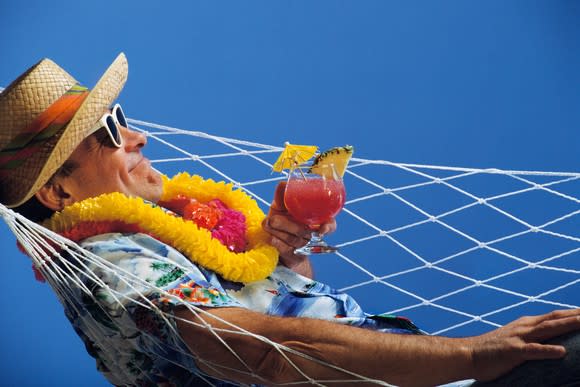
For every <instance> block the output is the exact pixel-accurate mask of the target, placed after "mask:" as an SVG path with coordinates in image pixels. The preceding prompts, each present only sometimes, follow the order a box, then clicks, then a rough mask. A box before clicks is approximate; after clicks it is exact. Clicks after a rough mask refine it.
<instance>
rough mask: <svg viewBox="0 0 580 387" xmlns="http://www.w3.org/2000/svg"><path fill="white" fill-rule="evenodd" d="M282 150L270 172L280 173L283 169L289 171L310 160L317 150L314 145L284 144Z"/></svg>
mask: <svg viewBox="0 0 580 387" xmlns="http://www.w3.org/2000/svg"><path fill="white" fill-rule="evenodd" d="M284 145H286V146H285V147H284V150H283V151H282V153H281V154H280V157H278V160H276V162H275V163H274V166H273V167H272V170H274V171H276V172H282V170H283V169H291V168H294V167H296V166H297V165H299V164H302V163H305V162H306V161H308V160H310V159H311V158H312V156H314V154H315V153H316V151H317V150H318V147H317V146H316V145H293V144H289V143H285V144H284Z"/></svg>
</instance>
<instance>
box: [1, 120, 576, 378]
mask: <svg viewBox="0 0 580 387" xmlns="http://www.w3.org/2000/svg"><path fill="white" fill-rule="evenodd" d="M129 122H130V124H131V127H132V128H133V129H135V130H139V131H143V132H144V133H146V134H147V135H148V136H149V142H148V145H147V148H148V150H146V153H147V156H148V157H149V158H150V159H151V161H152V163H153V164H154V166H155V167H156V168H157V169H158V170H159V171H161V172H162V173H164V174H166V175H170V176H171V175H174V174H175V173H177V172H180V171H184V170H185V171H188V172H190V173H195V174H200V175H202V176H204V177H206V178H213V179H214V180H224V181H227V182H232V183H234V186H236V187H240V188H242V189H243V190H245V191H246V192H247V193H248V194H250V195H252V196H253V197H254V198H255V199H256V200H257V201H258V203H259V204H260V205H261V206H262V208H263V209H264V210H267V207H268V205H269V203H270V201H271V199H272V195H273V192H274V187H275V185H276V184H277V183H278V182H279V181H280V180H283V179H284V176H283V175H279V174H272V173H271V167H272V163H273V162H274V161H275V159H276V158H277V156H278V154H279V152H280V151H281V150H282V148H280V147H277V146H272V145H266V144H260V143H255V142H249V141H244V140H238V139H231V138H224V137H219V136H212V135H209V134H207V133H203V132H196V131H187V130H182V129H177V128H171V127H167V126H162V125H156V124H152V123H147V122H143V121H138V120H129ZM194 151H195V152H198V153H192V152H194ZM345 185H346V188H347V196H348V198H347V202H346V205H345V208H344V210H343V211H342V212H341V214H340V215H339V217H338V219H337V221H338V224H339V230H338V231H337V232H336V233H335V235H332V236H330V239H331V241H332V242H333V244H336V245H337V246H338V247H340V251H339V252H338V253H336V254H332V255H325V256H319V257H313V259H312V261H313V264H314V267H315V272H316V277H317V279H318V280H319V281H321V282H324V283H327V284H328V285H330V286H333V287H335V288H337V289H340V290H343V291H346V292H348V293H350V294H351V295H353V296H354V297H355V298H356V299H357V301H359V303H360V304H361V306H362V307H363V309H364V310H365V311H367V312H370V313H373V314H379V313H389V314H399V315H404V316H407V317H409V318H411V319H412V320H414V321H415V322H416V323H418V325H419V326H421V328H422V329H424V330H425V331H427V332H428V333H430V334H443V333H445V334H446V335H448V336H464V335H470V334H478V333H482V332H485V331H488V330H490V329H492V328H496V327H499V326H501V325H502V324H504V323H506V322H507V321H510V320H512V319H514V318H515V317H517V316H521V315H523V314H530V313H540V312H545V311H548V310H552V309H556V308H577V307H579V306H580V304H578V297H577V296H575V295H577V294H578V290H580V284H579V282H580V234H579V231H580V227H578V225H579V220H580V200H579V197H580V194H579V193H580V173H574V172H568V173H566V172H536V171H510V170H500V169H472V168H456V167H444V166H432V165H416V164H405V163H395V162H391V161H384V160H369V159H363V158H353V159H352V160H351V164H350V166H349V169H348V170H347V173H346V175H345ZM0 214H2V216H3V218H4V220H5V221H6V223H7V224H8V226H9V227H10V229H11V230H12V231H13V232H14V234H15V236H16V237H17V239H18V241H19V243H20V244H21V245H22V246H23V248H24V249H25V250H26V251H27V254H28V255H30V257H31V258H32V260H33V262H34V263H35V264H36V265H37V267H38V268H39V270H40V271H41V273H42V274H43V276H44V278H46V280H47V282H48V283H49V285H50V286H51V287H52V289H53V290H54V292H55V293H56V295H57V297H58V298H59V300H60V301H61V302H62V303H63V304H66V303H67V302H68V300H69V298H70V297H69V295H70V294H71V291H72V289H71V286H78V287H80V289H81V290H82V291H84V293H85V294H86V296H87V297H94V296H93V294H92V293H91V291H90V289H88V288H87V286H86V281H85V282H83V281H82V280H81V277H84V276H86V277H88V278H90V279H91V280H92V281H94V283H95V284H98V285H101V286H102V285H104V284H103V282H102V281H101V280H100V278H99V277H97V276H96V275H94V274H92V273H89V272H87V271H86V270H85V268H86V264H87V263H88V262H91V263H93V264H95V265H96V266H97V267H99V268H100V270H102V271H105V272H106V271H115V272H116V273H118V274H117V275H118V276H119V277H120V280H121V281H123V282H125V283H126V285H127V286H128V287H130V288H138V287H141V286H148V287H152V285H151V284H148V283H146V282H145V281H144V280H143V279H141V278H136V277H134V276H132V275H130V274H129V273H126V272H123V271H122V270H119V269H118V268H114V267H112V266H111V264H110V263H109V262H107V261H105V260H103V259H101V258H100V257H98V256H95V255H94V254H92V253H90V252H88V251H86V250H83V249H82V248H80V247H79V246H78V245H76V244H75V243H73V242H71V241H70V240H67V239H65V238H63V237H61V236H59V235H57V234H55V233H53V232H51V231H50V230H47V229H45V228H43V227H41V226H39V225H37V224H35V223H32V222H30V221H28V220H27V219H25V218H23V217H22V216H20V215H18V214H16V213H14V212H13V211H11V210H9V209H7V208H6V207H4V206H2V205H0ZM61 253H66V254H67V256H68V259H67V260H64V259H63V260H61V262H62V263H61V264H56V263H55V260H54V259H53V258H51V257H52V256H58V255H59V254H61ZM71 284H73V285H71ZM153 288H154V287H153ZM156 290H158V291H160V289H156ZM117 296H118V297H123V296H122V295H118V294H117ZM167 297H172V296H171V295H169V294H167ZM122 301H123V300H121V299H119V302H122ZM131 301H132V302H135V303H137V304H139V305H140V306H142V307H144V308H148V309H155V310H156V312H158V313H159V314H160V315H163V312H162V311H160V310H158V309H157V308H156V306H155V305H153V304H152V303H151V302H150V301H148V300H147V298H145V297H138V298H137V299H132V300H131ZM188 309H189V310H190V311H191V313H194V314H196V315H197V316H199V317H200V318H201V319H202V320H203V317H204V313H205V312H204V311H203V310H202V309H199V308H197V307H193V306H188ZM530 311H531V312H530ZM226 324H227V323H226ZM230 327H231V328H229V329H231V331H235V332H238V334H243V335H249V336H252V337H254V338H255V339H256V340H261V341H263V342H267V343H268V344H270V345H272V346H273V347H274V348H275V349H276V350H277V351H278V352H279V353H281V354H282V355H283V356H284V357H285V358H286V359H287V361H288V362H290V363H291V365H292V366H294V367H295V368H296V369H297V370H298V371H299V372H300V373H302V375H303V376H304V379H305V380H309V381H310V382H311V383H312V384H313V385H319V386H322V385H325V381H323V380H313V379H311V378H310V376H308V375H306V374H304V373H303V372H302V371H301V370H300V369H299V367H297V366H296V365H295V364H294V363H292V361H291V359H290V355H293V356H294V355H300V354H297V353H296V351H294V350H292V349H290V348H286V347H284V346H281V345H279V344H276V343H274V342H270V341H269V340H268V339H267V338H264V337H260V336H257V335H255V334H253V333H252V332H248V331H245V330H242V329H241V328H238V327H235V326H232V325H231V324H230ZM206 329H210V330H214V329H215V328H212V327H211V326H208V327H206ZM215 330H216V332H214V333H215V334H217V333H218V331H219V330H218V329H215ZM94 333H95V334H98V332H94ZM224 346H226V344H225V343H224ZM226 348H227V346H226ZM234 355H235V356H237V354H235V353H234ZM301 356H304V357H306V358H308V359H310V360H312V361H317V362H320V361H319V360H316V359H312V358H309V357H308V356H307V355H301ZM238 359H239V361H240V364H245V362H244V360H243V359H241V358H240V357H239V356H238ZM195 360H196V361H198V362H199V361H201V362H203V361H204V360H203V359H195ZM207 365H208V366H211V367H214V369H215V370H216V371H219V370H220V367H221V366H220V365H216V364H207ZM327 365H328V366H329V367H333V368H337V367H336V366H334V365H331V364H327ZM343 371H344V372H345V373H346V375H349V378H348V379H345V380H341V382H343V383H345V384H347V385H348V383H351V382H352V383H355V382H361V381H367V382H372V383H376V384H377V385H387V386H388V385H389V384H388V383H386V382H384V381H379V380H371V379H368V378H366V377H364V376H362V375H357V374H355V373H353V372H350V371H348V370H343ZM247 373H248V374H251V373H252V371H251V370H250V369H249V367H248V370H247ZM200 377H202V378H204V377H203V375H200ZM204 380H206V381H207V383H208V385H212V382H211V381H210V380H208V379H204ZM264 383H265V384H267V381H264Z"/></svg>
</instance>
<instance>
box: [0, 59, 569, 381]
mask: <svg viewBox="0 0 580 387" xmlns="http://www.w3.org/2000/svg"><path fill="white" fill-rule="evenodd" d="M126 77H127V62H126V59H125V57H124V55H123V54H121V55H119V56H118V57H117V59H116V60H115V61H114V62H113V63H112V64H111V66H110V67H109V69H108V70H107V71H106V72H105V74H104V75H103V76H102V77H101V79H100V80H99V82H98V83H97V85H96V86H95V87H94V88H93V90H92V91H89V90H88V89H86V88H84V87H82V86H80V85H78V84H77V83H76V81H75V80H74V79H73V78H72V77H71V76H70V75H68V74H67V73H66V72H65V71H64V70H62V69H61V68H60V67H58V66H57V65H56V64H54V63H53V62H51V61H48V60H43V61H41V62H39V63H38V64H36V65H35V66H33V67H32V68H31V69H29V70H28V71H27V72H26V73H24V74H23V75H21V76H20V77H19V78H18V79H17V80H16V81H14V82H13V83H12V84H11V85H10V86H9V87H7V88H6V90H4V92H3V93H2V94H0V179H1V184H0V186H1V192H0V200H1V202H2V203H3V204H5V205H8V206H10V207H14V208H15V209H16V210H17V211H19V212H21V213H23V214H25V215H26V216H28V217H29V218H32V219H33V220H35V221H38V222H41V221H43V220H45V219H46V218H49V217H50V218H51V221H52V220H55V222H53V223H50V224H51V225H53V226H54V225H56V224H57V223H58V222H56V220H58V219H59V217H60V216H61V215H62V216H65V215H66V214H69V213H72V214H73V215H74V214H76V213H75V211H76V210H77V209H78V208H79V204H80V205H82V206H84V207H82V208H87V207H88V208H89V209H91V211H92V209H93V208H97V209H101V208H105V207H102V206H101V207H99V206H100V205H101V204H102V200H104V199H106V200H109V199H111V200H113V201H112V202H111V203H113V204H114V205H110V206H109V207H106V208H109V210H108V211H109V212H110V213H115V214H116V213H122V212H123V211H124V210H126V209H127V208H128V207H127V206H133V205H136V206H138V207H136V208H138V209H139V211H141V210H142V211H143V212H138V213H139V214H140V215H139V216H137V217H136V219H134V220H132V221H131V222H130V224H129V221H128V220H127V219H126V217H125V218H120V219H117V218H106V220H105V221H103V220H102V218H100V217H96V216H93V215H91V216H93V217H91V216H89V217H88V218H83V219H84V220H83V221H79V223H74V224H73V226H71V227H72V228H69V229H66V232H64V231H63V234H65V235H67V236H70V237H73V238H74V237H75V236H76V238H77V239H78V241H79V242H80V243H81V245H82V246H83V247H84V248H85V249H87V250H88V251H91V252H93V253H95V254H96V255H98V256H100V257H102V258H104V262H107V263H111V264H114V265H115V266H113V267H112V268H111V267H110V266H109V265H104V264H101V263H99V262H97V263H95V262H88V263H86V268H87V269H88V271H87V272H83V274H82V275H81V274H79V273H77V272H72V274H73V275H76V276H77V277H76V278H78V281H79V282H80V286H78V288H77V289H73V290H72V291H71V294H70V295H69V299H67V300H66V302H65V310H66V313H67V316H68V317H69V319H70V320H71V322H72V324H73V326H74V327H75V329H76V330H77V332H78V333H79V335H80V336H81V338H83V340H84V341H85V343H86V345H87V350H88V351H89V353H90V354H91V355H93V356H94V357H95V358H96V359H97V366H98V368H99V370H100V371H101V372H102V373H103V374H104V375H105V376H106V377H107V378H108V380H109V381H111V383H113V384H115V385H146V386H149V385H198V384H199V383H202V380H205V381H212V383H217V382H216V381H215V380H213V379H212V378H217V379H222V380H231V381H235V382H238V383H257V384H267V385H272V384H284V383H294V384H299V383H298V382H303V383H302V384H304V385H306V384H308V385H309V384H311V381H319V383H321V384H332V381H341V380H342V381H344V380H351V381H354V380H359V381H360V380H361V376H362V379H363V380H367V381H369V383H370V381H373V380H374V381H386V382H388V383H392V384H396V385H404V386H415V385H416V386H421V385H436V384H442V383H447V382H451V381H455V380H462V379H470V378H474V379H477V380H481V381H491V380H494V379H497V378H498V377H500V376H502V375H505V374H506V373H508V372H509V371H510V370H512V369H514V367H517V366H519V365H522V364H523V363H524V362H526V361H529V360H532V361H533V360H540V359H551V360H546V361H543V362H536V363H534V362H528V363H525V364H523V366H522V367H519V368H517V369H516V370H515V371H514V372H512V373H511V374H508V375H507V376H504V377H502V378H500V379H498V380H497V385H502V383H503V384H507V383H509V384H512V385H517V383H522V385H531V384H534V383H535V384H536V385H543V386H546V385H564V384H568V385H572V383H575V382H578V380H580V373H579V371H578V369H577V368H578V356H579V355H578V351H579V348H580V343H579V335H578V334H577V333H575V332H577V331H578V330H579V329H580V310H566V311H556V312H553V313H550V314H547V315H541V316H534V317H524V318H521V319H519V320H516V321H514V322H512V323H510V324H508V325H506V326H504V327H502V328H500V329H497V330H495V331H492V332H490V333H487V334H484V335H481V336H477V337H470V338H462V339H451V338H444V337H433V336H427V335H423V334H421V332H420V331H419V330H418V329H417V328H416V327H415V326H414V325H413V324H412V323H410V322H408V321H407V320H404V319H400V318H393V317H389V316H371V317H369V316H366V315H365V314H364V313H363V312H362V311H361V310H360V308H359V307H358V305H357V304H356V302H354V300H352V299H351V298H350V297H348V296H347V295H345V294H341V293H337V292H335V291H333V290H332V289H330V288H328V287H327V286H325V285H323V284H320V283H318V282H315V281H312V280H310V279H309V278H308V277H309V276H311V275H312V271H311V268H310V264H309V261H308V259H307V258H306V257H302V256H296V255H294V254H293V250H294V248H295V247H299V246H302V245H303V244H304V243H305V242H306V239H305V238H306V235H308V230H307V229H306V228H305V227H304V226H303V225H300V224H298V223H296V222H294V221H293V220H292V218H291V217H290V216H289V215H288V213H287V212H286V211H285V208H284V205H283V200H281V198H280V196H281V192H282V190H283V186H279V187H278V189H277V192H276V194H275V198H274V202H273V204H272V207H271V209H270V213H269V214H268V216H267V217H266V218H265V219H264V222H263V227H264V230H265V231H266V232H267V233H268V234H269V236H270V242H271V245H272V246H274V247H275V248H276V249H277V250H278V252H279V253H280V263H281V264H282V265H280V266H278V267H277V268H276V269H275V270H273V271H270V272H269V273H268V275H267V276H266V277H265V278H261V279H260V280H256V281H251V282H249V283H240V282H245V281H239V280H236V278H238V277H235V276H234V277H229V275H230V273H228V272H222V271H220V270H221V269H220V268H216V269H215V270H214V269H212V270H209V269H208V267H211V265H212V264H213V262H211V261H209V262H207V261H203V259H204V258H205V254H200V253H199V250H195V249H194V253H192V254H189V253H188V252H187V248H179V251H178V250H177V249H176V247H180V246H184V245H183V244H182V243H187V240H186V241H185V242H183V238H181V237H182V236H183V235H181V234H179V238H173V239H171V237H162V236H161V235H162V234H163V232H165V231H163V230H162V229H163V224H164V222H158V221H157V218H155V219H154V221H153V223H154V224H155V226H154V227H160V229H159V230H158V229H157V228H151V227H150V228H147V227H149V226H147V225H146V224H145V223H146V222H145V221H146V219H144V218H145V217H146V216H145V214H149V213H152V214H153V213H155V216H159V219H164V220H167V221H168V222H174V221H175V222H178V223H176V224H179V225H184V226H183V227H186V226H187V225H190V224H191V223H188V222H185V221H184V220H183V219H188V220H191V221H196V222H198V221H199V219H197V220H196V218H195V216H196V215H195V211H194V212H193V213H191V214H188V215H186V212H187V211H185V209H186V208H187V206H188V205H192V206H194V207H195V208H196V211H197V209H201V210H203V211H206V213H207V214H208V217H207V218H205V220H204V221H207V220H208V219H210V218H211V216H213V215H215V214H218V215H216V216H217V217H218V218H219V219H222V218H220V217H221V216H222V215H223V214H224V213H226V212H228V211H234V213H235V209H233V208H229V207H228V205H224V203H223V201H221V200H220V201H219V202H209V204H208V203H200V201H198V200H196V198H192V197H185V198H183V197H176V198H177V199H176V200H177V202H179V203H181V202H180V201H183V200H186V202H185V204H183V203H182V204H183V205H181V206H176V208H177V215H175V214H173V213H171V212H167V211H166V210H163V209H160V208H159V207H158V206H156V205H155V203H158V202H159V199H160V197H161V196H162V193H163V189H164V186H163V184H169V183H167V182H165V183H164V181H163V179H162V178H161V177H160V175H159V174H158V173H157V172H156V171H155V170H153V169H152V168H151V165H150V163H149V161H148V160H147V159H146V158H145V157H144V156H143V154H142V153H141V150H142V148H143V147H144V146H145V145H146V143H147V140H146V138H145V137H144V136H143V135H142V134H141V133H137V132H134V131H132V130H129V129H128V128H127V124H126V121H125V117H124V114H123V112H122V109H121V108H120V106H118V105H115V106H114V107H113V108H110V106H111V105H112V103H113V102H114V100H115V99H116V98H117V96H118V94H119V92H120V91H121V89H122V87H123V85H124V83H125V80H126ZM194 188H195V187H193V189H194ZM116 193H121V194H122V195H119V194H116ZM103 198H104V199H103ZM136 198H141V199H144V200H145V202H144V201H143V200H141V199H136ZM220 198H221V199H223V197H219V198H218V199H220ZM135 199H136V200H135ZM174 199H175V198H174ZM197 199H199V198H197ZM224 200H225V199H224ZM95 203H96V204H95ZM111 203H109V204H111ZM119 203H121V205H119ZM135 203H137V204H135ZM172 203H173V204H175V203H176V202H175V201H174V202H172ZM212 203H213V204H212ZM226 204H227V203H226ZM131 208H132V207H131ZM171 209H174V208H171ZM201 210H200V211H201ZM55 211H56V212H60V214H56V215H53V213H54V212H55ZM89 213H90V214H93V212H90V211H89ZM63 214H64V215H63ZM115 214H112V215H111V214H105V215H111V216H113V215H115ZM131 214H132V213H131ZM73 215H71V216H73ZM101 215H103V214H101V213H99V216H101ZM238 215H239V214H238ZM238 215H236V214H234V215H232V219H233V218H236V217H237V218H236V219H239V216H238ZM67 216H68V215H67ZM74 216H76V215H74ZM124 216H125V215H124ZM147 216H149V215H147ZM152 216H153V215H152ZM67 219H68V220H70V219H73V218H67ZM75 219H76V218H75ZM75 219H73V220H75ZM87 219H88V221H87ZM176 219H177V220H176ZM68 220H67V221H66V222H64V223H66V224H69V223H68ZM77 220H78V219H77ZM75 221H76V220H75ZM220 221H221V220H220ZM83 222H84V223H83ZM179 222H183V223H179ZM119 224H121V226H119ZM196 224H197V226H196V227H195V229H191V230H194V231H195V230H198V229H201V227H202V226H201V225H200V223H199V222H198V223H196ZM198 226H199V227H198ZM51 227H52V226H51ZM56 227H57V226H54V228H56ZM180 227H181V226H180ZM334 227H335V224H334V222H332V223H329V224H326V225H324V228H323V231H325V232H330V231H332V230H333V229H334ZM95 230H96V231H95ZM212 230H213V231H215V230H216V229H215V228H214V229H212ZM144 231H146V232H144ZM171 231H172V232H173V231H175V230H171ZM213 231H212V232H213ZM192 232H193V231H192ZM200 232H201V231H200ZM195 233H197V231H195ZM79 235H80V236H79ZM196 235H197V234H196ZM214 235H217V234H213V233H212V236H214ZM192 237H193V236H192ZM216 238H218V237H217V236H216ZM248 238H249V237H248ZM185 239H187V238H185ZM162 240H163V241H165V242H167V241H168V240H169V241H170V242H171V243H164V242H163V241H162ZM222 242H223V241H222ZM206 243H214V241H213V239H212V240H209V239H208V240H207V242H206ZM258 244H259V243H258ZM250 245H251V244H249V245H248V246H247V248H248V249H250V250H251V248H252V246H250ZM201 247H202V248H203V247H204V246H201ZM196 248H197V247H196ZM228 248H229V247H228ZM235 248H236V247H235V246H234V247H232V248H231V249H232V250H233V251H237V250H235ZM265 249H267V246H266V247H265ZM204 251H206V250H204ZM241 251H244V249H243V248H242V250H240V252H241ZM210 252H211V251H210V250H207V254H210ZM188 254H189V255H188ZM63 256H65V258H64V259H66V260H67V262H68V261H70V262H69V263H70V264H72V265H73V266H72V267H75V266H74V265H75V263H74V259H73V257H70V256H69V257H66V254H63ZM186 256H187V257H188V258H190V259H192V260H193V263H192V262H191V261H190V260H189V259H187V258H186ZM242 256H243V254H240V255H239V257H242ZM237 257H238V256H237ZM240 259H241V258H240ZM196 262H197V263H196ZM199 262H204V263H203V264H201V263H199ZM57 264H59V265H61V266H63V267H65V266H66V267H69V266H67V265H65V262H60V263H57ZM61 269H62V268H61ZM235 269H236V268H235V267H233V268H232V270H233V271H235ZM290 269H291V270H290ZM73 275H71V277H72V276H73ZM93 275H94V276H96V278H94V277H93ZM131 276H133V277H131ZM131 278H137V279H141V281H138V280H132V279H131ZM232 278H233V279H232ZM228 279H229V280H228ZM73 284H74V281H73ZM144 284H152V285H151V286H145V285H144ZM153 285H154V287H153ZM84 289H89V290H90V292H89V294H87V292H86V291H85V290H84ZM167 294H170V295H179V297H180V298H181V299H182V300H183V301H179V302H178V301H176V298H175V297H173V298H172V297H167V296H166V295H167ZM353 325H354V326H353ZM362 328H365V329H362ZM173 329H175V330H176V332H177V333H178V334H177V335H175V334H172V332H174V331H172V330H173ZM248 332H251V333H252V334H253V335H250V334H248ZM254 335H257V336H258V337H256V336H254ZM554 339H555V340H556V341H555V342H553V343H550V342H549V341H550V340H554ZM273 343H278V344H282V345H284V346H285V347H286V348H289V349H290V351H281V350H278V348H277V347H276V346H275V345H274V344H273ZM298 352H299V353H302V354H305V355H306V357H304V356H300V355H299V354H298ZM556 359H557V360H556ZM329 364H331V366H329ZM574 367H576V370H574ZM524 377H528V379H525V380H524V379H522V378H524ZM325 381H327V382H325ZM357 384H358V383H357Z"/></svg>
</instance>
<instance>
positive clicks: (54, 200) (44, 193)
mask: <svg viewBox="0 0 580 387" xmlns="http://www.w3.org/2000/svg"><path fill="white" fill-rule="evenodd" d="M34 196H35V197H36V199H37V200H38V201H39V202H40V203H42V204H43V205H44V206H45V207H48V208H50V209H51V210H54V211H60V210H62V209H63V208H64V207H65V206H67V205H68V204H71V203H72V200H71V195H70V194H69V193H68V192H66V191H65V190H64V188H63V187H62V186H61V185H60V184H58V183H57V184H52V183H48V184H45V185H44V186H42V188H41V189H39V190H38V192H37V193H35V194H34Z"/></svg>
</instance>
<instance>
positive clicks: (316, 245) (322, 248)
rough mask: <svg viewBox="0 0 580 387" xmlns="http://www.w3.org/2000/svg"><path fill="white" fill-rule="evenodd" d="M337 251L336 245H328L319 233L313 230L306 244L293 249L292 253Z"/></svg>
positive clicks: (306, 253) (305, 253)
mask: <svg viewBox="0 0 580 387" xmlns="http://www.w3.org/2000/svg"><path fill="white" fill-rule="evenodd" d="M337 251H338V247H335V246H330V245H329V244H328V243H326V242H325V241H323V240H322V238H321V237H320V234H318V233H317V232H313V233H312V237H311V239H310V241H308V243H307V244H306V245H304V246H302V247H300V248H297V249H296V250H294V254H301V255H312V254H327V253H334V252H337Z"/></svg>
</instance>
